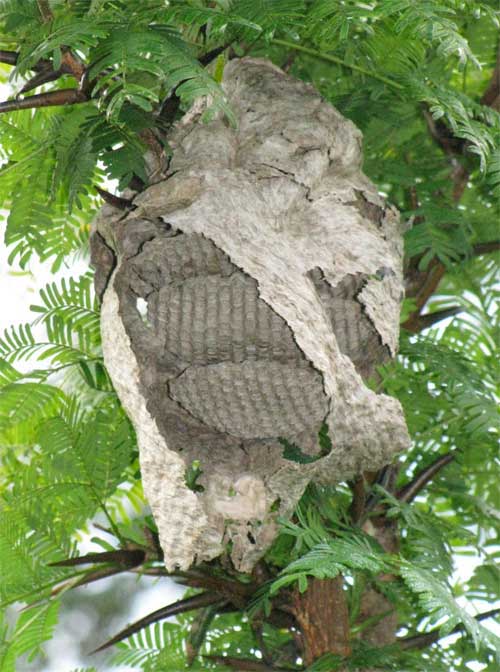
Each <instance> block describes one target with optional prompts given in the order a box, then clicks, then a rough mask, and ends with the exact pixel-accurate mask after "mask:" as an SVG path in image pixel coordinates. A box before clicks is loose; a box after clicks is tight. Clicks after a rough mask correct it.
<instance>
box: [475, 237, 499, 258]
mask: <svg viewBox="0 0 500 672" xmlns="http://www.w3.org/2000/svg"><path fill="white" fill-rule="evenodd" d="M498 250H500V240H490V241H489V242H487V243H476V244H475V245H473V247H472V254H473V256H474V257H479V256H481V255H482V254H488V253H490V252H498Z"/></svg>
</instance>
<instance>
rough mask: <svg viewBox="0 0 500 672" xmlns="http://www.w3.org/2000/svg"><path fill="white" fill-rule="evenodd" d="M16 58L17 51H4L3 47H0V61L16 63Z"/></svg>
mask: <svg viewBox="0 0 500 672" xmlns="http://www.w3.org/2000/svg"><path fill="white" fill-rule="evenodd" d="M18 58H19V54H18V53H17V51H5V49H0V63H5V64H6V65H16V63H17V59H18Z"/></svg>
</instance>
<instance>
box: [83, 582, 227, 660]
mask: <svg viewBox="0 0 500 672" xmlns="http://www.w3.org/2000/svg"><path fill="white" fill-rule="evenodd" d="M220 601H221V597H220V595H214V594H213V593H201V594H199V595H193V597H187V598H185V599H183V600H178V601H177V602H174V603H173V604H168V605H167V606H166V607H162V608H161V609H157V610H156V611H153V612H152V613H151V614H148V615H147V616H144V617H143V618H140V619H139V620H138V621H136V622H135V623H132V624H131V625H129V626H127V627H126V628H124V629H123V630H121V631H120V632H119V633H118V634H117V635H115V636H114V637H112V638H111V639H110V640H108V641H107V642H105V643H104V644H101V646H99V647H98V648H97V649H94V650H93V651H91V652H90V654H92V653H98V652H99V651H104V649H107V648H108V647H110V646H113V644H117V643H118V642H121V641H122V639H127V637H130V635H133V634H134V633H136V632H138V631H139V630H142V628H145V627H146V626H147V625H150V624H151V623H156V622H157V621H162V620H163V619H165V618H168V617H169V616H175V615H177V614H183V613H185V612H186V611H193V610H194V609H201V608H202V607H208V606H210V605H213V604H216V603H217V602H220ZM90 654H89V655H90Z"/></svg>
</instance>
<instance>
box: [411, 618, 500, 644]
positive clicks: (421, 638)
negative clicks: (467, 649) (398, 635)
mask: <svg viewBox="0 0 500 672" xmlns="http://www.w3.org/2000/svg"><path fill="white" fill-rule="evenodd" d="M498 614H500V609H491V610H490V611H485V612H483V613H482V614H478V615H477V616H474V618H475V619H476V621H479V622H480V621H485V620H486V619H487V618H493V617H495V616H497V615H498ZM464 631H465V626H464V625H463V624H461V625H457V627H456V628H453V630H452V631H451V632H449V633H448V634H447V635H441V634H440V630H439V628H437V629H436V630H432V631H431V632H425V633H422V634H420V635H412V636H411V637H404V638H402V639H400V640H399V642H398V643H399V646H400V647H401V648H402V649H404V650H406V649H424V648H425V647H426V646H430V645H431V644H435V642H438V641H439V640H440V639H443V637H449V636H450V635H456V634H457V633H463V632H464Z"/></svg>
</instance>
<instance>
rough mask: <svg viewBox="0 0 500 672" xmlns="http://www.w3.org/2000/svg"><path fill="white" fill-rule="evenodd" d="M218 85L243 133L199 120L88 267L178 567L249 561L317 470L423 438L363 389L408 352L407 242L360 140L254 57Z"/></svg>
mask: <svg viewBox="0 0 500 672" xmlns="http://www.w3.org/2000/svg"><path fill="white" fill-rule="evenodd" d="M223 86H224V89H225V90H226V92H227V97H228V100H229V103H230V105H231V106H232V109H233V110H234V112H235V114H236V117H237V119H238V128H237V129H235V128H232V127H230V126H229V125H228V124H227V122H226V121H225V120H224V119H222V118H219V119H217V120H215V121H212V122H211V123H209V124H203V123H200V122H199V119H198V118H197V116H196V114H195V112H194V111H193V112H191V113H189V114H188V115H186V117H185V118H184V119H183V120H182V121H181V122H180V123H179V124H178V126H177V127H176V129H175V131H174V132H173V133H172V135H171V137H170V140H169V142H170V144H171V146H172V148H173V150H174V155H173V158H172V160H171V163H170V165H169V167H168V172H167V176H166V179H165V178H162V180H161V181H158V182H156V183H155V184H153V185H152V186H150V187H149V188H147V189H146V190H145V191H143V192H142V193H141V194H139V195H137V196H136V197H135V199H134V205H135V206H136V208H135V210H132V211H131V212H129V213H128V214H124V213H123V211H118V210H115V209H113V208H110V207H109V206H106V207H105V208H104V209H103V211H102V212H101V213H100V215H99V217H98V219H97V221H96V224H95V230H94V234H93V258H94V264H95V266H96V270H97V274H96V282H97V289H98V291H102V290H103V288H104V286H105V285H106V283H107V287H106V289H105V291H104V295H103V305H102V333H103V345H104V356H105V361H106V364H107V367H108V370H109V372H110V375H111V377H112V379H113V382H114V385H115V387H116V390H117V392H118V394H119V396H120V398H121V401H122V402H123V405H124V407H125V409H126V411H127V413H128V414H129V417H130V419H131V421H132V423H133V424H134V427H135V429H136V432H137V438H138V443H139V449H140V460H141V468H142V476H143V481H144V489H145V493H146V496H147V498H148V500H149V502H150V505H151V508H152V511H153V514H154V517H155V519H156V522H157V525H158V529H159V532H160V541H161V544H162V547H163V550H164V552H165V564H166V566H167V567H168V568H173V567H175V566H177V565H178V566H181V567H187V566H189V565H191V564H192V563H193V562H200V561H203V560H208V559H211V558H213V557H215V556H217V555H220V554H221V553H222V552H223V550H224V549H226V550H227V549H229V550H230V552H231V557H232V560H233V562H234V564H235V566H236V567H237V568H238V569H241V570H243V571H248V570H250V569H251V568H252V567H253V565H254V564H255V562H256V561H257V560H258V559H259V557H260V556H261V555H262V554H263V553H264V551H265V550H266V549H267V548H268V546H269V545H270V543H271V542H272V540H273V538H274V536H275V535H276V530H277V527H276V518H277V516H287V515H289V514H290V513H291V511H292V510H293V507H294V506H295V504H296V503H297V501H298V499H299V498H300V496H301V494H302V492H303V491H304V488H305V487H306V485H307V484H308V483H309V482H310V481H311V480H316V481H320V482H323V483H333V482H336V481H340V480H342V479H345V478H347V477H349V476H351V475H353V474H354V473H356V472H358V471H361V470H367V469H375V468H377V467H380V466H382V465H384V464H386V463H387V462H388V461H390V460H391V458H392V456H393V455H394V453H395V452H397V451H400V450H403V449H405V448H406V447H407V446H408V444H409V438H408V434H407V430H406V425H405V422H404V419H403V414H402V411H401V407H400V405H399V403H398V402H397V401H396V400H395V399H392V398H390V397H387V396H384V395H377V394H375V393H374V392H372V391H371V390H370V389H369V388H368V387H366V385H365V383H364V382H363V379H366V378H367V377H369V376H370V375H371V374H372V373H373V371H374V369H375V366H376V365H377V364H380V363H381V362H383V361H385V360H387V359H388V358H390V357H391V356H393V355H394V353H395V350H396V347H397V342H398V325H399V308H400V301H401V298H402V271H401V262H402V239H401V231H400V227H399V220H398V216H397V213H396V212H395V211H394V210H392V209H390V208H387V207H386V206H385V205H384V203H383V201H382V200H381V199H380V197H379V196H378V194H377V191H376V189H375V187H374V186H373V184H371V183H370V181H369V180H368V179H367V178H366V177H365V176H364V175H363V173H362V172H361V161H362V155H361V133H360V132H359V131H358V129H357V128H356V127H355V126H354V125H353V124H352V123H351V122H349V121H347V120H346V119H344V118H343V117H342V116H341V115H340V114H339V113H338V112H337V111H336V110H335V109H334V108H333V107H332V106H331V105H330V104H328V103H327V102H325V101H324V100H323V99H322V98H321V97H320V96H319V94H318V93H317V92H316V91H315V90H314V89H313V88H312V87H311V86H309V85H307V84H304V83H303V82H299V81H297V80H295V79H293V78H292V77H290V76H288V75H287V74H285V73H284V72H282V71H281V70H280V69H279V68H277V67H275V66H274V65H272V64H271V63H270V62H267V61H261V60H253V59H243V60H235V61H232V62H230V63H229V64H228V65H227V66H226V68H225V74H224V82H223ZM113 267H114V270H113V273H112V275H111V277H109V276H110V273H111V269H112V268H113ZM325 422H326V423H327V425H328V428H329V435H330V438H331V441H332V444H333V447H332V449H331V451H330V452H329V453H328V454H327V455H326V456H322V454H321V452H320V447H319V443H318V431H319V430H320V428H321V427H322V425H323V423H325ZM283 438H284V439H286V440H287V441H288V443H289V444H294V445H295V446H297V447H298V448H300V450H301V451H302V456H301V459H300V461H298V460H296V459H288V458H289V457H290V455H288V457H285V456H284V454H283V453H284V447H283V443H282V442H280V440H279V439H283ZM298 454H299V455H301V454H300V453H298ZM304 454H305V455H306V456H307V455H308V456H310V457H317V458H318V459H317V460H315V461H307V460H304V459H302V457H303V455H304ZM292 458H293V456H292ZM196 460H197V461H199V469H200V470H201V472H202V473H201V475H200V476H199V477H198V478H192V476H193V474H195V473H196V472H195V471H193V468H192V467H193V462H195V461H196ZM301 462H306V463H301ZM190 475H191V481H190ZM187 483H189V485H190V487H188V484H187Z"/></svg>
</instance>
